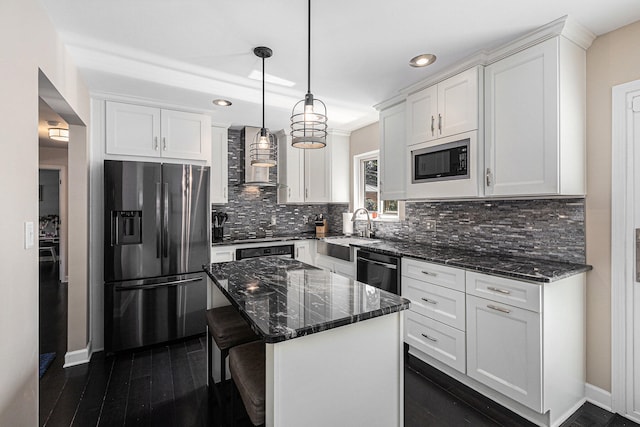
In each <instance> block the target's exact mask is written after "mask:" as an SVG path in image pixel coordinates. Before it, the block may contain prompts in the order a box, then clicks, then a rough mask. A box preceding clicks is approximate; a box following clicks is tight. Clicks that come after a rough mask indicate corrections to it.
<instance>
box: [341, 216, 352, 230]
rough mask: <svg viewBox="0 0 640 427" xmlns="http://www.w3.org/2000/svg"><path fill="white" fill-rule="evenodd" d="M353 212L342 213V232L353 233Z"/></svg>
mask: <svg viewBox="0 0 640 427" xmlns="http://www.w3.org/2000/svg"><path fill="white" fill-rule="evenodd" d="M352 216H353V214H352V213H349V212H345V213H343V214H342V234H346V235H351V234H353V222H351V217H352Z"/></svg>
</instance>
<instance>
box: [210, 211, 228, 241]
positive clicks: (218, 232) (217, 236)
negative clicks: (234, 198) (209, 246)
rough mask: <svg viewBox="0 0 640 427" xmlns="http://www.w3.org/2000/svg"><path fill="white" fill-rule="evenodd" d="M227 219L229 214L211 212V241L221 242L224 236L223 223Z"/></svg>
mask: <svg viewBox="0 0 640 427" xmlns="http://www.w3.org/2000/svg"><path fill="white" fill-rule="evenodd" d="M228 220H229V215H227V214H226V213H224V212H214V213H212V214H211V222H212V223H213V241H214V242H221V241H222V238H223V237H224V224H225V223H226V222H227V221H228Z"/></svg>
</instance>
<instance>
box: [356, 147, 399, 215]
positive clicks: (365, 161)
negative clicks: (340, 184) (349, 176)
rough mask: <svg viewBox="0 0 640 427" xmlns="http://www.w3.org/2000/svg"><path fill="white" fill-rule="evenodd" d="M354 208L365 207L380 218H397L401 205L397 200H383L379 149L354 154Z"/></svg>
mask: <svg viewBox="0 0 640 427" xmlns="http://www.w3.org/2000/svg"><path fill="white" fill-rule="evenodd" d="M353 170H354V184H355V186H354V210H355V209H357V208H365V209H367V210H368V211H369V212H371V213H374V212H375V215H374V216H376V217H377V218H379V219H383V220H385V219H388V220H397V219H399V218H400V216H401V212H400V210H401V206H400V203H399V202H398V201H397V200H382V199H381V198H380V184H379V181H378V150H376V151H370V152H368V153H364V154H359V155H356V156H354V163H353Z"/></svg>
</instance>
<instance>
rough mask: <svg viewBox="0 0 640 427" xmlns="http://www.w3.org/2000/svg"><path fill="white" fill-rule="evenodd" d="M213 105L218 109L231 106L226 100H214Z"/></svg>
mask: <svg viewBox="0 0 640 427" xmlns="http://www.w3.org/2000/svg"><path fill="white" fill-rule="evenodd" d="M213 103H214V104H215V105H218V106H220V107H228V106H229V105H231V104H232V103H231V101H229V100H228V99H214V100H213Z"/></svg>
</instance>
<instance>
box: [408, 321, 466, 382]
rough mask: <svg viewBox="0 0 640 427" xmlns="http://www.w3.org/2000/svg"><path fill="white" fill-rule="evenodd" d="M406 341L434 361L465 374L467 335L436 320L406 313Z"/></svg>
mask: <svg viewBox="0 0 640 427" xmlns="http://www.w3.org/2000/svg"><path fill="white" fill-rule="evenodd" d="M405 315H406V317H405V325H404V326H405V329H404V331H405V338H404V341H405V342H406V343H407V344H409V345H410V346H412V347H415V348H416V349H418V350H420V351H421V352H423V353H425V354H428V355H429V356H431V357H433V358H434V359H437V360H439V361H440V362H442V363H444V364H447V365H449V366H451V367H452V368H454V369H456V370H458V371H460V372H462V373H463V374H464V373H465V370H466V362H465V357H466V355H465V334H464V332H462V331H459V330H457V329H455V328H452V327H451V326H447V325H445V324H444V323H440V322H438V321H436V320H433V319H430V318H428V317H425V316H422V315H420V314H417V313H414V312H412V311H411V310H407V311H405Z"/></svg>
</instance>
